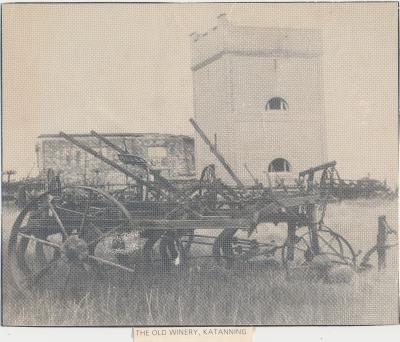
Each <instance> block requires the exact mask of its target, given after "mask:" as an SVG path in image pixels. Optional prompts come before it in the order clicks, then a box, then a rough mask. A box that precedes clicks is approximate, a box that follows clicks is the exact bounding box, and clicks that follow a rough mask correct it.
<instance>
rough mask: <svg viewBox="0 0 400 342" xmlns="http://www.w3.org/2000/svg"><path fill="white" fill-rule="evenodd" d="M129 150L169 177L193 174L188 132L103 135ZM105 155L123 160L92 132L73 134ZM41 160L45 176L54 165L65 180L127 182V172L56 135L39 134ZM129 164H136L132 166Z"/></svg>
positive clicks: (96, 182)
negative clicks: (176, 133)
mask: <svg viewBox="0 0 400 342" xmlns="http://www.w3.org/2000/svg"><path fill="white" fill-rule="evenodd" d="M104 136H105V137H106V138H107V139H109V140H110V141H111V142H113V143H114V144H116V145H118V146H119V147H121V148H122V149H125V146H126V149H127V151H128V153H130V154H134V155H137V156H139V157H142V158H144V159H145V160H146V161H147V162H148V163H149V164H150V168H151V169H155V170H161V175H163V176H164V177H165V178H167V179H172V180H173V179H185V178H189V177H193V176H194V171H195V165H194V142H193V139H192V138H190V137H186V136H175V135H166V134H137V135H135V134H130V135H128V134H127V135H123V134H113V135H104ZM73 137H74V138H75V139H77V140H79V141H80V142H82V143H84V144H86V145H88V146H89V147H91V148H92V149H94V150H95V151H96V152H98V153H101V154H102V155H103V156H104V157H106V158H109V159H111V160H113V161H115V162H118V163H120V161H119V158H118V153H117V152H116V151H114V150H112V149H111V148H109V147H108V146H106V145H105V144H104V143H101V142H100V141H99V140H98V139H96V138H94V137H92V136H89V135H83V134H81V135H73ZM37 154H38V164H39V167H40V170H41V174H42V175H43V176H45V175H46V172H47V170H48V169H49V168H52V169H54V171H55V172H56V173H57V174H60V175H61V179H62V181H63V182H64V183H65V184H92V185H93V184H125V183H126V182H127V178H126V176H125V175H123V174H121V173H120V172H118V171H116V170H115V169H114V168H112V167H111V166H109V165H107V164H106V163H104V162H102V161H101V160H99V159H97V158H95V157H94V156H92V155H91V154H89V153H87V152H85V151H83V150H81V149H80V148H78V147H76V146H75V145H73V144H72V143H70V142H69V141H67V140H65V139H63V138H61V137H59V136H56V135H42V136H40V137H39V138H38V146H37ZM128 168H131V170H132V168H134V167H132V166H129V167H128ZM132 171H135V172H139V171H138V170H132Z"/></svg>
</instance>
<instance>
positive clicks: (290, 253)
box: [282, 226, 356, 278]
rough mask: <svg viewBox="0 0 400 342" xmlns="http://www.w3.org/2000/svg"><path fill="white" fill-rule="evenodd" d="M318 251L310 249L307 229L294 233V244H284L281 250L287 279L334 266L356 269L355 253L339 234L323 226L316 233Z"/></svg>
mask: <svg viewBox="0 0 400 342" xmlns="http://www.w3.org/2000/svg"><path fill="white" fill-rule="evenodd" d="M317 239H318V249H319V251H315V247H314V248H312V247H311V236H310V232H309V229H308V227H302V228H299V229H298V230H297V231H296V236H295V239H294V244H289V243H288V242H286V243H285V244H284V246H283V248H282V263H283V266H284V267H285V270H286V273H287V276H288V277H289V278H291V277H293V276H295V275H300V276H304V275H306V274H307V273H308V272H309V271H310V270H316V271H324V270H326V269H328V268H330V267H332V266H334V265H346V266H349V267H351V268H353V269H355V267H356V253H354V250H353V248H352V247H351V245H350V244H349V242H348V241H347V240H346V239H345V238H344V237H343V236H341V235H340V234H338V233H335V232H333V231H332V230H331V229H329V228H328V227H325V226H320V228H319V229H318V231H317ZM321 274H322V273H321Z"/></svg>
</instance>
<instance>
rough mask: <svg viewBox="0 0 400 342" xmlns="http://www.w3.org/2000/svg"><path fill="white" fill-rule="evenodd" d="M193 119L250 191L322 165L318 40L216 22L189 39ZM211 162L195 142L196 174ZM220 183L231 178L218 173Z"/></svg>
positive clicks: (310, 33)
mask: <svg viewBox="0 0 400 342" xmlns="http://www.w3.org/2000/svg"><path fill="white" fill-rule="evenodd" d="M191 49H192V71H193V83H194V84H193V85H194V87H193V89H194V94H193V97H194V116H195V119H196V121H197V122H198V124H199V125H200V127H201V128H202V129H203V130H204V132H205V133H206V135H207V136H208V137H209V138H210V139H215V140H216V144H217V148H218V150H219V151H220V152H221V153H222V154H223V155H224V156H225V158H226V159H227V160H228V161H229V162H230V164H231V166H232V168H233V170H234V171H235V173H237V174H238V176H239V178H241V179H242V180H244V181H245V182H246V183H252V179H251V177H250V175H249V174H248V173H247V171H246V170H245V166H244V165H245V164H247V167H248V169H249V170H250V171H251V172H252V173H253V174H254V176H255V177H256V178H258V179H259V180H260V181H263V182H264V181H265V179H266V177H267V175H266V173H269V175H270V174H271V173H272V174H275V176H276V173H278V174H279V176H280V177H285V176H289V175H294V173H295V172H296V171H299V170H301V169H306V168H308V167H310V166H312V165H317V164H319V163H322V162H325V161H326V136H325V116H324V97H323V82H322V69H321V68H322V66H321V58H322V34H321V32H320V31H318V30H309V29H282V28H262V27H245V26H236V25H234V24H232V23H230V22H229V21H228V20H227V18H226V16H225V15H224V14H223V15H220V16H219V17H218V21H217V24H216V26H214V27H213V28H212V29H210V30H209V31H208V32H206V33H203V34H199V33H192V35H191ZM212 162H215V159H214V158H213V156H212V155H211V154H210V151H209V149H208V147H207V146H206V145H205V144H204V143H203V142H202V141H201V139H200V138H199V137H198V136H196V169H197V172H199V171H200V170H201V169H202V168H203V167H204V166H205V165H206V164H209V163H212ZM218 170H219V171H220V172H221V174H220V176H222V177H223V178H224V179H225V180H226V181H229V180H230V178H229V177H228V175H227V174H224V173H223V170H222V168H220V167H219V168H218Z"/></svg>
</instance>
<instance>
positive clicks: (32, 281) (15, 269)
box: [8, 186, 141, 295]
mask: <svg viewBox="0 0 400 342" xmlns="http://www.w3.org/2000/svg"><path fill="white" fill-rule="evenodd" d="M140 247H141V239H140V238H139V234H138V232H136V231H134V229H133V226H132V223H131V217H130V214H129V212H128V211H127V210H126V209H125V207H124V206H123V205H122V204H121V203H119V202H118V201H117V200H115V199H114V198H113V197H111V196H110V195H108V194H106V193H104V192H102V191H100V190H98V189H93V188H89V187H79V186H75V187H66V188H63V189H61V191H60V194H59V196H54V195H52V194H50V193H49V192H46V193H44V194H42V195H40V196H39V197H37V198H35V199H33V200H32V201H31V202H30V203H29V204H28V205H27V206H26V207H25V208H24V209H23V210H22V211H21V213H20V215H19V216H18V217H17V220H16V221H15V223H14V225H13V228H12V232H11V237H10V241H9V249H8V253H9V255H10V262H11V267H10V271H11V276H12V280H13V281H14V283H15V286H16V287H17V288H18V289H19V290H20V291H22V292H23V293H24V294H28V295H29V294H32V291H36V290H38V289H49V290H52V289H54V290H56V291H60V292H61V293H62V294H65V295H74V294H77V293H80V292H81V291H86V290H87V287H88V286H90V285H89V284H90V283H91V281H93V280H95V279H98V278H99V277H100V278H105V276H106V274H107V272H108V271H110V270H113V269H114V270H118V271H123V272H128V273H135V266H134V264H133V265H129V261H132V260H131V259H132V258H134V256H136V255H140ZM131 257H132V258H131Z"/></svg>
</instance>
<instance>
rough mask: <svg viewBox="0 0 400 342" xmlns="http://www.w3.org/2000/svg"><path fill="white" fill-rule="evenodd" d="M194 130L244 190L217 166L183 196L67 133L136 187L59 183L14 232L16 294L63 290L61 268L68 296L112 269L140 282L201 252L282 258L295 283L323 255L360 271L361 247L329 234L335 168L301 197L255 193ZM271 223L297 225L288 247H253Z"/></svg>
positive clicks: (229, 257)
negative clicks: (142, 275) (73, 287)
mask: <svg viewBox="0 0 400 342" xmlns="http://www.w3.org/2000/svg"><path fill="white" fill-rule="evenodd" d="M192 124H193V126H194V128H195V129H196V131H197V132H198V133H199V134H200V136H201V137H202V138H203V140H204V142H205V143H207V144H208V146H209V147H210V150H211V152H212V153H213V154H214V155H215V156H216V157H217V159H218V160H219V161H220V162H221V164H222V166H223V167H224V168H225V170H227V171H228V173H229V174H230V175H231V176H232V179H233V180H234V181H235V182H236V184H237V185H236V186H235V187H231V186H228V185H226V184H224V183H223V182H222V181H221V180H220V179H217V177H216V173H215V166H214V165H209V166H207V167H206V168H205V169H204V170H203V172H202V174H201V177H200V179H199V180H194V181H192V182H190V183H189V185H188V184H185V186H179V184H178V185H176V184H174V183H171V182H169V181H168V180H166V179H165V178H163V177H162V176H161V174H160V173H159V172H157V171H154V170H151V168H150V167H149V165H148V164H147V162H146V161H145V160H144V159H142V158H140V157H137V156H133V155H130V154H128V153H127V152H126V151H125V150H123V149H121V148H120V147H118V146H116V145H115V144H114V143H112V142H111V141H108V140H107V139H106V138H104V137H103V136H101V135H99V134H97V133H96V132H93V131H92V132H91V134H92V135H93V136H95V137H97V138H98V139H100V140H101V141H102V142H103V143H105V144H107V145H108V146H109V147H110V148H111V149H113V150H115V152H116V153H117V156H118V159H119V161H115V160H111V159H108V158H106V157H104V156H103V155H102V154H100V153H98V152H96V151H95V150H93V149H92V148H90V147H89V146H86V145H84V144H83V143H82V142H80V141H78V140H76V139H75V138H73V137H71V136H69V135H67V134H65V133H60V135H61V136H63V137H64V138H65V139H66V140H68V141H69V142H71V143H72V144H74V145H76V146H78V147H79V148H81V149H82V150H84V151H86V152H87V153H89V154H91V155H93V156H94V157H96V158H98V159H100V160H102V161H103V162H105V163H107V164H108V165H110V166H112V167H113V168H114V169H116V170H117V171H119V172H122V173H123V174H125V175H126V176H127V177H128V178H130V179H131V180H134V184H127V186H126V187H124V188H121V189H118V190H114V191H109V192H106V191H104V190H102V189H99V188H93V187H87V186H79V185H76V186H66V187H63V186H62V185H61V182H60V180H59V179H56V178H54V177H53V178H52V177H49V178H50V179H49V185H48V191H46V192H44V193H43V194H41V195H40V196H37V197H35V198H34V199H32V200H31V201H30V202H29V203H28V204H27V205H26V206H25V208H24V209H22V211H21V212H20V214H19V216H18V217H17V219H16V221H15V223H14V225H13V228H12V232H11V237H10V241H9V249H8V252H9V255H10V257H11V258H10V259H11V262H12V267H11V271H12V275H13V280H14V282H15V285H16V286H17V287H18V288H19V289H21V290H23V291H25V290H26V289H31V288H35V286H36V285H38V284H43V282H44V281H45V279H46V281H45V282H46V283H47V282H57V281H59V279H60V278H61V275H60V274H59V273H57V272H59V271H58V269H59V268H60V267H62V268H64V269H68V272H66V273H67V275H66V276H65V277H66V279H65V282H64V286H65V283H66V282H68V281H69V280H70V278H71V277H72V278H77V277H81V275H82V274H90V277H92V278H93V277H97V276H98V277H100V278H101V277H103V276H104V274H106V273H107V272H109V271H110V269H115V270H119V271H122V272H128V273H133V274H135V273H137V272H138V268H141V267H145V268H146V269H147V268H151V267H155V265H158V264H159V265H161V268H162V269H164V270H167V269H169V268H171V267H173V265H178V264H180V265H185V264H188V263H189V262H190V260H191V259H192V258H196V256H195V255H191V253H190V250H191V246H193V245H194V244H203V245H208V246H210V248H211V253H210V255H209V256H210V257H213V258H214V259H215V260H216V262H217V263H219V264H224V265H225V266H226V267H228V268H231V267H234V265H235V263H240V262H243V261H250V260H252V259H255V258H260V257H261V258H273V257H278V258H279V259H281V260H282V264H283V265H284V267H285V268H286V270H287V273H288V274H290V273H291V272H292V271H293V270H294V269H296V268H304V267H307V265H308V264H309V263H311V262H312V260H313V259H314V258H315V256H317V255H318V256H321V255H323V256H326V257H328V258H329V259H330V260H331V262H333V263H337V264H342V265H348V266H350V267H353V268H355V267H356V253H355V252H354V250H353V248H352V247H351V245H350V244H349V243H348V242H347V241H346V239H345V238H344V237H342V236H341V235H339V234H337V233H335V232H334V231H332V230H331V229H330V228H329V227H327V226H325V224H324V214H325V209H326V205H327V200H328V196H329V192H328V191H327V190H328V189H329V176H330V175H331V174H332V173H333V171H334V168H335V165H336V163H335V162H330V163H327V164H324V165H320V166H317V167H313V168H310V169H308V170H305V171H303V172H301V173H300V174H299V180H298V187H297V188H296V190H293V189H292V190H290V191H289V190H287V189H283V190H279V191H278V190H272V189H271V188H269V187H264V186H262V185H261V184H256V185H254V186H249V187H246V186H244V185H243V184H242V183H241V181H240V180H239V179H238V177H237V176H236V175H235V174H234V172H233V171H232V168H231V167H230V165H229V163H228V162H227V161H226V160H225V159H224V158H223V157H222V155H221V154H220V153H219V151H218V150H217V148H216V146H215V145H213V144H212V143H211V142H210V141H209V140H208V139H207V137H206V136H205V134H204V132H202V130H201V129H200V127H199V126H198V125H197V124H196V123H195V122H194V121H193V120H192ZM138 170H139V171H138ZM319 173H320V174H321V176H320V177H319V181H318V183H319V184H325V185H326V186H323V187H321V186H319V187H316V186H315V180H316V179H317V174H319ZM50 176H51V175H50ZM268 222H272V223H274V224H278V223H285V224H287V238H286V241H285V242H284V243H282V244H277V243H276V242H274V241H258V240H256V239H253V238H252V234H253V233H254V232H255V230H256V227H257V226H258V224H260V223H268ZM199 231H200V232H199ZM204 231H208V232H210V231H212V232H214V234H207V233H203V232H204ZM240 231H245V232H247V238H246V237H242V235H240V237H239V236H238V235H239V234H238V232H240ZM215 233H217V234H215ZM156 250H157V251H156ZM43 286H44V285H42V287H43Z"/></svg>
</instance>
